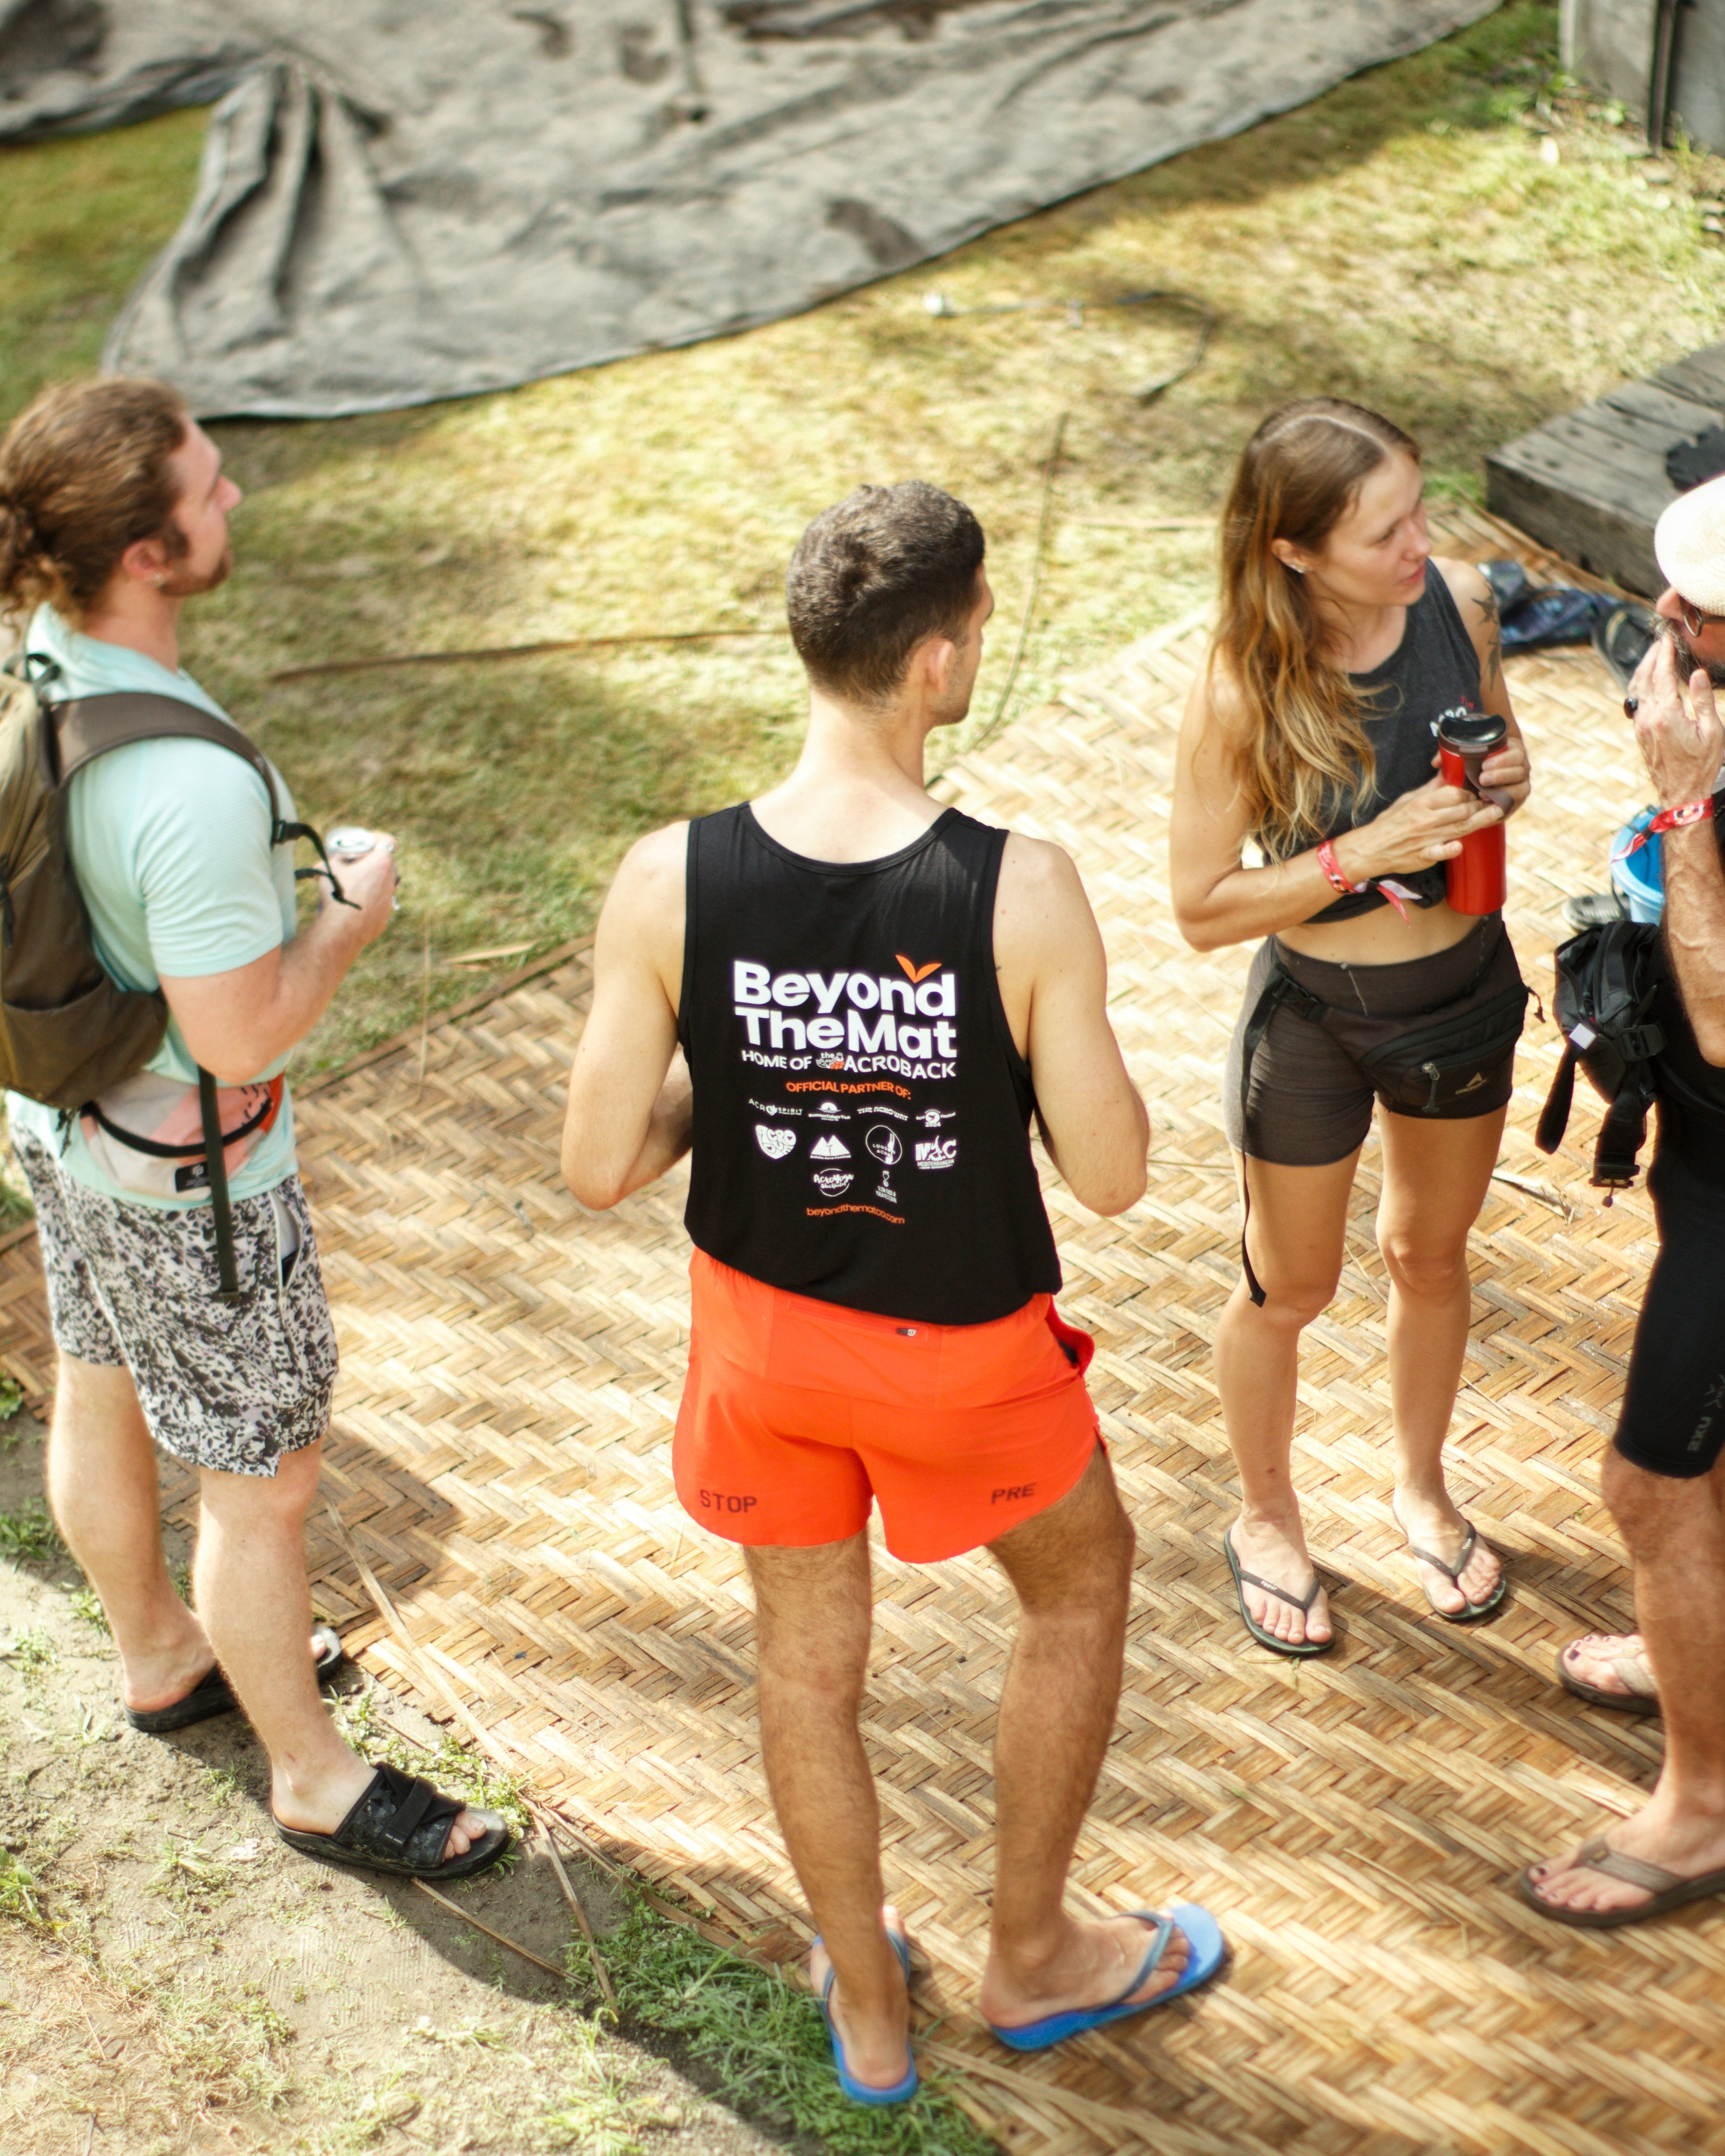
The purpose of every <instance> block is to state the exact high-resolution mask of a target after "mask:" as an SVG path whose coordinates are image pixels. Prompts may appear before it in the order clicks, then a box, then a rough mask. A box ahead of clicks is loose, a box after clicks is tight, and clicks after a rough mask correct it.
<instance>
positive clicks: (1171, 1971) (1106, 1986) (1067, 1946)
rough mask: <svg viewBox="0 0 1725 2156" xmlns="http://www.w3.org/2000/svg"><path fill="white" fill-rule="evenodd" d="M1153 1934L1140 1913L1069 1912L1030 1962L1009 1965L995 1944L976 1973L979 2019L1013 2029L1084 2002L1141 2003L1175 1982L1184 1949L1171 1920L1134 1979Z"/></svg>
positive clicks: (1085, 2004)
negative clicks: (1051, 1944)
mask: <svg viewBox="0 0 1725 2156" xmlns="http://www.w3.org/2000/svg"><path fill="white" fill-rule="evenodd" d="M1152 1939H1153V1933H1152V1932H1151V1929H1150V1927H1149V1925H1148V1924H1147V1923H1146V1922H1144V1919H1143V1918H1142V1917H1104V1918H1101V1919H1095V1918H1084V1917H1069V1918H1068V1919H1067V1920H1066V1936H1065V1938H1064V1939H1063V1940H1062V1942H1061V1943H1060V1947H1059V1948H1058V1949H1057V1950H1056V1952H1055V1953H1054V1954H1052V1955H1051V1956H1050V1957H1049V1958H1046V1959H1045V1960H1043V1961H1041V1962H1040V1963H1037V1964H1036V1965H1035V1967H1034V1969H1027V1968H1020V1969H1014V1968H1013V1967H1012V1966H1011V1965H1010V1964H1009V1963H1007V1961H1006V1960H1005V1959H1004V1957H1003V1956H1001V1955H1000V1953H999V1951H998V1949H997V1950H996V1951H995V1952H993V1953H990V1955H989V1957H988V1968H987V1969H985V1970H984V1971H983V1992H982V2008H983V2020H985V2021H987V2022H988V2023H990V2024H991V2025H993V2027H994V2028H997V2029H1018V2028H1022V2027H1024V2025H1025V2024H1027V2023H1028V2022H1031V2021H1042V2020H1046V2019H1047V2018H1048V2016H1049V2015H1051V2014H1073V2013H1078V2012H1081V2011H1082V2010H1084V2009H1085V2008H1086V2007H1091V2006H1115V2005H1125V2004H1127V2003H1130V2004H1131V2005H1135V2006H1136V2005H1148V2004H1149V2003H1150V2001H1151V2000H1152V1999H1154V1998H1155V1997H1156V1996H1157V1995H1158V1993H1160V1992H1163V1991H1167V1990H1168V1989H1171V1988H1172V1987H1173V1985H1174V1984H1178V1982H1179V1980H1180V1979H1181V1977H1182V1976H1183V1974H1185V1969H1186V1961H1187V1955H1188V1948H1187V1944H1186V1935H1185V1933H1183V1932H1182V1931H1181V1930H1180V1928H1179V1927H1178V1925H1176V1926H1175V1928H1174V1929H1173V1932H1172V1933H1170V1934H1169V1937H1168V1944H1167V1945H1166V1946H1165V1947H1164V1948H1163V1950H1162V1957H1161V1959H1160V1960H1159V1961H1158V1963H1157V1964H1156V1966H1155V1968H1154V1969H1152V1970H1151V1972H1150V1974H1149V1975H1148V1976H1147V1977H1146V1978H1145V1979H1144V1981H1143V1982H1142V1984H1136V1985H1134V1984H1132V1979H1133V1977H1134V1976H1136V1975H1137V1972H1138V1971H1139V1969H1142V1967H1143V1964H1144V1957H1145V1955H1146V1954H1147V1953H1148V1952H1149V1950H1150V1947H1151V1943H1152ZM1129 1987H1130V1989H1129Z"/></svg>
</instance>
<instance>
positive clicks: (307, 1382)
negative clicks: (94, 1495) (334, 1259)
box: [13, 1133, 336, 1475]
mask: <svg viewBox="0 0 1725 2156" xmlns="http://www.w3.org/2000/svg"><path fill="white" fill-rule="evenodd" d="M13 1144H14V1148H15V1150H16V1152H17V1154H18V1165H19V1166H20V1167H21V1168H23V1172H24V1174H25V1177H26V1178H27V1179H28V1183H29V1185H30V1193H31V1195H32V1197H33V1199H35V1201H36V1234H37V1240H38V1242H39V1245H40V1247H41V1250H42V1265H43V1270H44V1272H45V1273H46V1274H47V1276H48V1307H49V1317H50V1318H51V1319H52V1321H53V1325H54V1339H55V1341H56V1342H58V1344H59V1347H60V1348H61V1350H62V1352H63V1353H65V1354H68V1355H71V1356H74V1357H75V1358H77V1360H78V1361H79V1362H80V1363H103V1364H105V1365H106V1366H107V1367H109V1368H116V1367H118V1366H120V1365H121V1364H124V1365H125V1366H126V1368H128V1369H129V1370H130V1371H131V1378H132V1383H133V1384H134V1385H135V1386H136V1389H137V1395H138V1401H139V1404H140V1405H141V1407H142V1409H143V1411H144V1419H145V1421H146V1423H147V1424H149V1426H150V1434H151V1436H152V1437H153V1438H154V1439H155V1440H156V1442H157V1444H158V1445H160V1446H161V1447H162V1450H163V1451H164V1452H170V1453H172V1455H173V1456H174V1458H175V1459H176V1460H185V1461H186V1462H187V1465H188V1466H193V1467H209V1468H214V1469H216V1470H218V1471H220V1472H222V1473H223V1474H228V1475H273V1474H274V1473H275V1463H276V1460H277V1459H278V1458H279V1456H280V1455H281V1454H282V1453H284V1452H297V1451H298V1450H300V1447H301V1446H302V1445H312V1444H315V1443H316V1440H318V1439H319V1438H320V1437H321V1436H322V1435H323V1433H324V1430H325V1429H326V1426H327V1424H328V1422H329V1419H330V1399H331V1394H332V1393H333V1391H334V1389H335V1383H336V1333H335V1327H334V1326H333V1325H332V1324H331V1322H330V1306H329V1303H328V1301H327V1300H326V1296H325V1295H324V1291H323V1276H322V1274H321V1271H320V1270H319V1269H318V1263H317V1245H316V1242H315V1240H313V1237H312V1233H311V1213H310V1212H309V1211H308V1209H307V1208H306V1204H305V1192H304V1191H303V1190H302V1189H301V1188H300V1178H298V1176H296V1175H290V1176H289V1177H288V1178H287V1179H286V1181H285V1182H284V1183H278V1184H277V1185H276V1186H275V1189H274V1190H272V1191H267V1192H265V1193H264V1195H263V1196H261V1197H258V1198H240V1199H235V1200H234V1257H235V1260H236V1262H237V1265H238V1269H239V1285H240V1288H241V1290H242V1292H243V1294H244V1301H239V1302H237V1303H225V1302H218V1301H216V1299H215V1287H216V1231H215V1222H214V1219H213V1216H212V1214H211V1212H210V1209H209V1208H208V1206H207V1205H199V1206H197V1207H194V1208H191V1209H187V1210H186V1211H184V1212H168V1211H166V1210H164V1209H161V1208H159V1207H156V1206H151V1205H137V1204H127V1203H126V1200H124V1199H118V1198H108V1197H105V1196H104V1195H103V1194H102V1193H101V1192H100V1191H97V1190H92V1189H91V1188H90V1187H89V1185H88V1184H87V1183H79V1182H77V1181H75V1180H74V1178H72V1177H71V1176H69V1175H68V1174H66V1173H64V1171H63V1170H62V1169H61V1168H60V1167H59V1163H57V1162H56V1161H55V1160H54V1158H53V1157H52V1155H51V1154H50V1153H49V1152H48V1151H47V1149H46V1148H45V1147H44V1146H43V1145H41V1144H40V1143H39V1142H38V1141H37V1140H35V1139H33V1138H27V1137H23V1135H22V1133H14V1137H13ZM284 1273H285V1274H286V1275H287V1278H286V1280H285V1281H284V1280H283V1279H282V1275H283V1274H284Z"/></svg>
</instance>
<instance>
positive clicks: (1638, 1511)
mask: <svg viewBox="0 0 1725 2156" xmlns="http://www.w3.org/2000/svg"><path fill="white" fill-rule="evenodd" d="M1599 1494H1600V1496H1602V1497H1604V1501H1605V1508H1606V1510H1607V1511H1608V1512H1609V1513H1610V1515H1611V1517H1612V1518H1613V1519H1614V1520H1615V1522H1617V1527H1618V1532H1619V1533H1620V1534H1621V1535H1622V1537H1623V1539H1624V1541H1625V1543H1626V1544H1627V1545H1628V1547H1629V1552H1630V1556H1631V1557H1633V1558H1636V1559H1637V1560H1639V1561H1640V1562H1641V1563H1651V1562H1653V1561H1655V1560H1656V1558H1658V1555H1659V1553H1660V1552H1661V1549H1662V1548H1664V1547H1665V1545H1666V1543H1668V1542H1669V1541H1670V1540H1671V1537H1673V1536H1675V1535H1678V1534H1681V1532H1683V1530H1684V1529H1685V1528H1686V1527H1687V1526H1688V1525H1689V1524H1690V1523H1691V1522H1692V1521H1694V1520H1695V1519H1697V1517H1700V1516H1701V1515H1702V1513H1704V1512H1707V1511H1708V1510H1710V1509H1713V1510H1716V1509H1717V1507H1718V1503H1719V1491H1718V1486H1717V1480H1716V1478H1715V1477H1714V1476H1712V1475H1697V1476H1674V1475H1656V1474H1654V1473H1653V1472H1652V1471H1651V1469H1648V1468H1645V1467H1640V1466H1637V1465H1636V1464H1635V1461H1634V1460H1628V1459H1625V1456H1624V1455H1623V1454H1622V1453H1620V1451H1619V1450H1617V1448H1616V1447H1615V1445H1614V1446H1613V1447H1612V1448H1611V1450H1609V1451H1608V1452H1607V1453H1606V1455H1605V1464H1604V1467H1603V1468H1602V1469H1601V1470H1600V1473H1599Z"/></svg>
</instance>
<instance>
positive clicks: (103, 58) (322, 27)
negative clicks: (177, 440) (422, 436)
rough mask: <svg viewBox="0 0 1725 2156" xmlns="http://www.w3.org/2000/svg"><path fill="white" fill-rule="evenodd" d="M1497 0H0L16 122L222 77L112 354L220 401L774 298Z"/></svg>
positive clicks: (416, 393) (617, 353)
mask: <svg viewBox="0 0 1725 2156" xmlns="http://www.w3.org/2000/svg"><path fill="white" fill-rule="evenodd" d="M1496 4H1497V0H520V3H519V4H516V0H0V139H6V138H10V139H12V140H13V141H19V140H31V139H38V138H40V137H42V136H49V135H54V134H64V133H70V132H75V131H86V130H90V129H92V128H99V127H108V126H117V125H120V124H121V123H122V122H124V121H130V120H136V119H141V118H143V117H145V116H146V115H148V114H151V113H155V112H160V111H162V110H166V109H167V108H168V107H170V106H172V105H186V104H195V103H201V102H206V101H208V100H211V99H213V98H215V97H217V96H218V95H219V96H220V97H221V100H222V101H221V103H220V104H219V105H218V106H217V109H216V110H215V113H214V115H213V117H212V119H211V122H210V129H209V137H208V145H207V147H206V151H205V155H204V159H203V172H202V174H201V177H200V179H199V182H198V193H197V198H196V199H195V201H194V202H193V205H192V208H191V210H190V212H189V213H188V214H187V218H186V221H185V223H184V224H183V225H182V227H181V229H180V231H179V233H178V234H177V237H176V238H175V239H174V240H173V242H172V244H171V245H170V246H169V248H168V249H167V252H166V253H165V254H163V255H162V259H160V261H158V262H157V264H156V266H155V268H154V269H152V270H151V272H150V274H149V275H148V276H147V277H146V279H145V280H144V282H143V284H142V285H141V286H140V287H139V289H138V290H137V291H136V293H135V294H134V295H133V296H132V298H131V301H130V302H129V304H128V305H127V306H126V311H125V313H124V314H123V316H121V320H120V321H119V322H118V324H117V325H116V328H115V330H114V332H113V335H112V336H111V337H110V341H109V343H108V347H107V350H106V352H105V356H104V357H105V365H106V366H107V367H110V368H111V369H116V370H124V371H126V372H148V373H154V374H162V375H166V376H167V377H171V378H172V380H173V381H174V382H177V383H178V384H179V385H180V386H181V388H182V389H183V390H184V391H185V393H186V394H187V397H188V398H189V399H190V401H191V403H192V404H193V408H195V409H196V410H197V411H198V412H199V413H203V414H204V415H206V416H211V415H216V414H221V413H228V414H238V413H253V414H256V415H258V416H260V417H296V416H300V417H318V416H328V415H331V414H335V413H344V412H362V411H374V410H377V409H380V408H388V407H392V406H397V405H403V404H416V403H424V402H426V401H428V400H429V399H430V398H438V397H449V396H456V395H459V394H462V393H466V392H471V391H475V390H482V389H495V388H503V387H505V386H506V385H507V384H510V383H513V382H527V381H531V380H534V379H536V377H540V376H542V375H547V374H557V373H562V372H567V370H568V369H570V368H572V367H588V366H592V365H593V364H594V363H596V362H598V361H601V360H608V359H615V358H619V357H622V356H623V355H624V354H625V353H629V352H640V351H643V350H646V349H649V348H651V347H654V346H665V345H677V344H687V343H689V342H691V341H693V340H694V339H696V338H698V337H706V336H714V335H716V334H718V333H719V332H721V331H727V330H736V329H741V328H743V327H746V326H747V325H749V324H751V323H754V322H762V321H772V320H773V319H774V318H775V317H776V316H782V315H785V314H789V313H792V312H793V311H795V310H797V309H798V308H800V307H806V306H808V305H811V304H812V303H813V302H814V301H815V300H820V299H822V298H824V297H826V296H827V295H830V294H832V293H834V292H842V291H845V290H849V289H850V288H851V287H852V286H855V285H860V284H864V283H866V282H867V281H868V280H870V278H873V277H877V276H879V275H881V274H882V273H883V272H884V271H887V270H891V269H902V268H904V267H905V266H906V264H910V263H912V262H918V261H922V260H924V259H927V257H929V256H931V255H935V254H942V253H944V252H945V251H946V250H947V249H949V248H951V247H953V246H955V245H956V244H957V243H958V242H960V241H961V240H964V239H969V238H971V237H973V235H974V234H977V233H979V232H983V231H985V230H986V229H987V228H988V227H989V226H991V225H996V224H999V223H1003V222H1004V221H1005V220H1006V219H1008V218H1015V217H1019V216H1022V215H1023V214H1024V213H1025V212H1026V211H1029V210H1034V209H1036V208H1041V207H1042V206H1044V205H1045V204H1046V203H1051V202H1056V201H1059V200H1060V198H1063V197H1065V196H1067V195H1070V194H1074V193H1078V192H1079V191H1080V190H1081V189H1083V188H1086V187H1094V186H1096V185H1097V184H1098V183H1099V182H1102V181H1105V180H1110V179H1116V178H1118V177H1120V176H1121V175H1122V173H1126V172H1134V171H1137V169H1139V168H1140V167H1143V166H1145V165H1149V164H1153V163H1154V162H1156V161H1157V160H1158V158H1162V157H1169V156H1171V155H1173V152H1175V151H1178V150H1183V149H1187V148H1189V147H1190V146H1192V145H1193V144H1194V143H1196V142H1202V141H1208V140H1209V139H1212V138H1214V137H1215V136H1222V135H1227V134H1230V133H1231V132H1233V131H1235V130H1237V129H1240V128H1242V127H1245V126H1250V124H1251V122H1252V121H1255V120H1257V119H1259V118H1260V117H1261V116H1262V115H1264V114H1266V113H1269V112H1276V111H1281V110H1286V108H1287V107H1289V106H1291V105H1297V104H1299V103H1301V101H1302V100H1305V99H1307V98H1309V97H1311V96H1312V95H1315V94H1316V93H1317V91H1319V90H1322V89H1324V88H1325V87H1326V86H1327V85H1329V84H1331V83H1333V82H1337V81H1339V80H1341V79H1342V77H1343V76H1344V75H1347V74H1352V73H1353V72H1354V71H1355V70H1356V69H1359V68H1362V67H1365V66H1368V65H1370V64H1372V63H1373V62H1375V61H1379V60H1384V59H1389V58H1391V57H1393V56H1394V55H1395V54H1400V53H1407V52H1411V51H1413V50H1414V49H1416V48H1417V47H1419V46H1421V45H1423V44H1428V43H1429V42H1430V40H1431V39H1433V38H1437V37H1440V36H1442V35H1443V34H1444V33H1446V32H1448V31H1450V30H1452V29H1455V28H1458V27H1459V26H1460V25H1461V24H1463V23H1469V22H1472V21H1475V20H1476V19H1477V18H1479V17H1480V16H1481V15H1485V14H1487V13H1490V12H1491V8H1492V7H1493V6H1494V5H1496Z"/></svg>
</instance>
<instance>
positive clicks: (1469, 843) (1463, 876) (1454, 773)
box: [1438, 711, 1509, 913]
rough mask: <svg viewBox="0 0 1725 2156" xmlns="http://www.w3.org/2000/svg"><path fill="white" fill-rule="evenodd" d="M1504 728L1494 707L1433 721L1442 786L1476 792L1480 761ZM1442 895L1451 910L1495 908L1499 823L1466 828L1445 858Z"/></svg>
mask: <svg viewBox="0 0 1725 2156" xmlns="http://www.w3.org/2000/svg"><path fill="white" fill-rule="evenodd" d="M1508 738H1509V728H1508V726H1507V725H1506V724H1505V722H1504V721H1503V720H1502V719H1501V718H1499V717H1498V716H1497V713H1496V712H1495V711H1448V712H1445V715H1444V716H1443V718H1442V719H1441V720H1440V721H1439V723H1438V775H1439V776H1440V778H1442V780H1443V782H1444V783H1445V786H1459V787H1460V788H1461V790H1462V792H1463V793H1471V794H1473V795H1474V796H1475V797H1476V798H1481V797H1480V766H1481V764H1482V763H1483V762H1485V760H1486V757H1488V756H1490V755H1491V752H1492V750H1493V749H1497V748H1502V746H1503V744H1504V742H1506V741H1507V740H1508ZM1444 871H1445V873H1444V882H1445V896H1447V897H1448V899H1449V901H1450V910H1451V911H1453V912H1455V913H1496V912H1497V911H1499V909H1500V908H1501V907H1502V904H1503V900H1504V894H1505V888H1506V885H1505V880H1504V850H1503V826H1502V824H1491V826H1490V827H1489V828H1488V829H1486V830H1483V831H1470V832H1469V833H1468V834H1467V836H1466V838H1465V839H1463V840H1462V841H1461V852H1460V853H1459V854H1454V855H1451V856H1450V859H1449V860H1447V861H1446V862H1445V864H1444Z"/></svg>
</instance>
